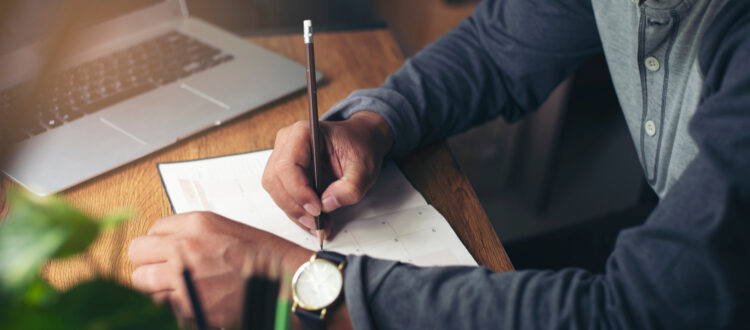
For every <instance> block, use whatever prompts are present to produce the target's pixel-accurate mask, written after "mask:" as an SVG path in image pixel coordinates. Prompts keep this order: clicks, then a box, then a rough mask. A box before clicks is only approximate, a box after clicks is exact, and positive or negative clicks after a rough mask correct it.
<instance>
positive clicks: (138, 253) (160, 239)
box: [128, 235, 173, 267]
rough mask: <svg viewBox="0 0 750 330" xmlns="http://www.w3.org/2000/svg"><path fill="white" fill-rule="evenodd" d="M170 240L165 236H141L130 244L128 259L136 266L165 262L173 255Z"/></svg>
mask: <svg viewBox="0 0 750 330" xmlns="http://www.w3.org/2000/svg"><path fill="white" fill-rule="evenodd" d="M172 252H173V251H172V248H171V246H170V245H169V240H168V239H167V238H166V237H164V236H155V235H153V236H139V237H136V238H135V239H133V241H132V242H130V248H128V257H129V258H130V262H132V263H133V265H134V266H136V267H138V266H142V265H146V264H152V263H159V262H165V261H167V260H168V259H169V257H170V256H171V253H172Z"/></svg>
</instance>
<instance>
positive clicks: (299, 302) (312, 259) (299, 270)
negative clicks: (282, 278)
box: [292, 254, 344, 311]
mask: <svg viewBox="0 0 750 330" xmlns="http://www.w3.org/2000/svg"><path fill="white" fill-rule="evenodd" d="M314 262H324V263H328V264H329V265H331V266H333V267H334V268H336V269H337V270H338V273H339V276H341V286H340V287H339V292H338V293H337V294H336V298H334V299H333V300H331V302H330V303H328V304H327V305H325V306H323V307H320V308H316V307H312V306H309V305H306V304H305V303H303V302H302V300H301V299H300V298H299V296H298V295H297V281H298V280H299V277H300V276H301V275H302V271H303V270H304V269H305V268H307V267H310V265H311V264H312V263H314ZM343 266H344V264H343V263H341V264H336V263H334V262H333V261H331V260H328V259H324V258H318V257H317V255H315V254H313V256H312V257H310V260H308V261H306V262H305V263H304V264H302V265H300V266H299V268H297V271H296V272H295V273H294V277H292V299H293V301H294V305H296V306H297V307H299V308H302V309H304V310H308V311H320V310H324V309H326V308H328V307H330V306H331V305H333V304H334V303H336V301H337V300H339V297H341V293H342V292H343V291H344V272H343V270H342V268H343Z"/></svg>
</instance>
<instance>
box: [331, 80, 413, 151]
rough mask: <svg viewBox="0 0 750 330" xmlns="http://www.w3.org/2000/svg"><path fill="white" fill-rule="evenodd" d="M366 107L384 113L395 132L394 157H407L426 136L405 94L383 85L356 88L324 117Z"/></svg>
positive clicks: (338, 117) (348, 114) (343, 115)
mask: <svg viewBox="0 0 750 330" xmlns="http://www.w3.org/2000/svg"><path fill="white" fill-rule="evenodd" d="M364 110H367V111H372V112H375V113H377V114H379V115H381V116H383V118H384V119H385V121H386V122H388V125H389V126H390V127H391V131H392V132H393V149H392V150H391V153H390V156H391V157H394V158H398V157H403V156H405V155H406V154H408V153H409V152H410V151H412V150H414V148H416V147H417V145H419V141H420V140H421V136H422V135H421V128H420V127H419V125H418V124H417V118H416V116H415V115H414V112H413V111H412V107H411V105H410V104H409V102H408V101H406V99H405V98H404V97H403V96H402V95H401V94H399V93H397V92H396V91H394V90H392V89H388V88H383V87H381V88H375V89H363V90H358V91H354V92H353V93H351V94H350V95H349V96H348V97H347V98H345V99H343V100H341V101H340V102H338V103H336V104H335V105H334V106H333V107H331V109H329V110H328V111H327V112H326V113H325V114H324V115H323V117H322V118H321V119H323V120H331V121H338V120H345V119H348V118H349V117H351V116H352V115H353V114H355V113H357V112H359V111H364Z"/></svg>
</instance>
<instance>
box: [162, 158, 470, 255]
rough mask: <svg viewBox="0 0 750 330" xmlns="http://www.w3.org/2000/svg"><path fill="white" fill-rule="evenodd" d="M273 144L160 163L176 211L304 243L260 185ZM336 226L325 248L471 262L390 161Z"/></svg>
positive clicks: (306, 238)
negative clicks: (198, 213) (213, 215)
mask: <svg viewBox="0 0 750 330" xmlns="http://www.w3.org/2000/svg"><path fill="white" fill-rule="evenodd" d="M271 152H272V150H263V151H257V152H250V153H243V154H235V155H228V156H221V157H215V158H206V159H199V160H190V161H182V162H170V163H160V164H158V170H159V174H160V175H161V179H162V183H163V184H164V190H165V192H166V194H167V197H168V198H169V202H170V204H171V205H172V210H173V211H174V212H175V213H185V212H191V211H212V212H215V213H218V214H220V215H222V216H225V217H227V218H229V219H232V220H234V221H238V222H241V223H243V224H246V225H248V226H252V227H255V228H258V229H261V230H265V231H268V232H270V233H273V234H275V235H277V236H280V237H282V238H284V239H287V240H289V241H292V242H294V243H297V244H299V245H301V246H303V247H305V248H308V249H310V250H317V249H318V248H319V247H318V244H317V239H316V237H315V236H314V235H312V234H311V233H310V232H309V231H305V230H303V229H301V228H300V227H299V226H297V225H296V224H294V223H293V222H292V221H291V220H290V219H289V218H288V217H287V216H286V214H284V212H283V211H281V209H279V208H278V207H277V206H276V204H275V203H274V202H273V200H272V199H271V196H270V195H269V194H268V193H267V192H266V191H265V190H264V189H263V187H262V186H261V177H262V175H263V169H264V168H265V165H266V163H267V162H268V158H269V156H270V155H271ZM329 219H330V221H337V222H339V223H340V224H342V225H341V226H340V229H339V230H338V232H337V234H336V235H335V236H334V237H333V238H332V239H330V240H328V241H326V243H325V248H326V249H328V250H333V251H336V252H339V253H343V254H366V255H369V256H371V257H376V258H381V259H392V260H398V261H402V262H406V263H412V264H415V265H419V266H440V265H476V264H477V263H476V261H475V260H474V258H473V257H472V256H471V254H470V253H469V251H468V250H467V249H466V247H465V246H464V245H463V243H461V240H460V239H459V238H458V236H456V233H455V232H454V231H453V229H452V228H451V227H450V225H449V224H448V222H447V221H446V220H445V218H444V217H443V216H442V215H441V214H440V213H439V212H438V211H437V210H436V209H435V208H434V207H432V206H431V205H429V204H428V203H427V201H426V200H425V199H424V198H423V197H422V195H420V194H419V192H418V191H417V190H416V189H414V187H413V186H412V185H411V183H409V181H408V180H407V179H406V177H405V176H404V175H403V173H402V172H401V170H400V169H399V168H398V166H396V164H395V163H393V162H387V163H386V164H384V166H383V169H382V171H381V174H380V176H379V178H378V181H377V182H376V183H375V185H374V186H373V188H371V189H370V191H369V192H368V193H367V194H366V196H365V197H364V198H363V199H362V201H360V202H359V203H357V204H356V205H353V206H349V207H345V208H342V209H341V210H338V211H336V212H334V213H332V214H330V215H329Z"/></svg>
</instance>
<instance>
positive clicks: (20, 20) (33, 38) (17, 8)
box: [0, 0, 164, 54]
mask: <svg viewBox="0 0 750 330" xmlns="http://www.w3.org/2000/svg"><path fill="white" fill-rule="evenodd" d="M3 1H6V0H3ZM66 1H68V3H66ZM69 1H71V0H14V1H8V2H6V3H4V4H3V5H2V10H3V11H4V12H5V14H3V15H2V16H5V17H0V54H6V53H8V52H10V51H12V50H15V49H18V48H20V47H24V46H27V45H29V44H32V43H34V42H37V41H40V40H42V39H43V38H44V37H45V36H46V35H48V34H49V33H50V31H52V30H53V29H55V28H58V27H57V26H55V25H56V23H54V22H56V20H57V21H59V20H60V18H59V17H56V15H58V13H59V12H60V11H61V8H63V6H64V5H67V4H70V2H69ZM73 1H74V2H73V4H74V5H75V6H76V7H75V8H76V10H75V13H74V14H73V15H72V17H71V18H72V21H71V22H70V24H72V27H73V28H74V29H80V28H85V27H88V26H92V25H95V24H98V23H102V22H105V21H107V20H109V19H112V18H115V17H118V16H121V15H124V14H127V13H130V12H133V11H136V10H138V9H141V8H145V7H148V6H151V5H154V4H157V3H159V2H162V1H164V0H73Z"/></svg>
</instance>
